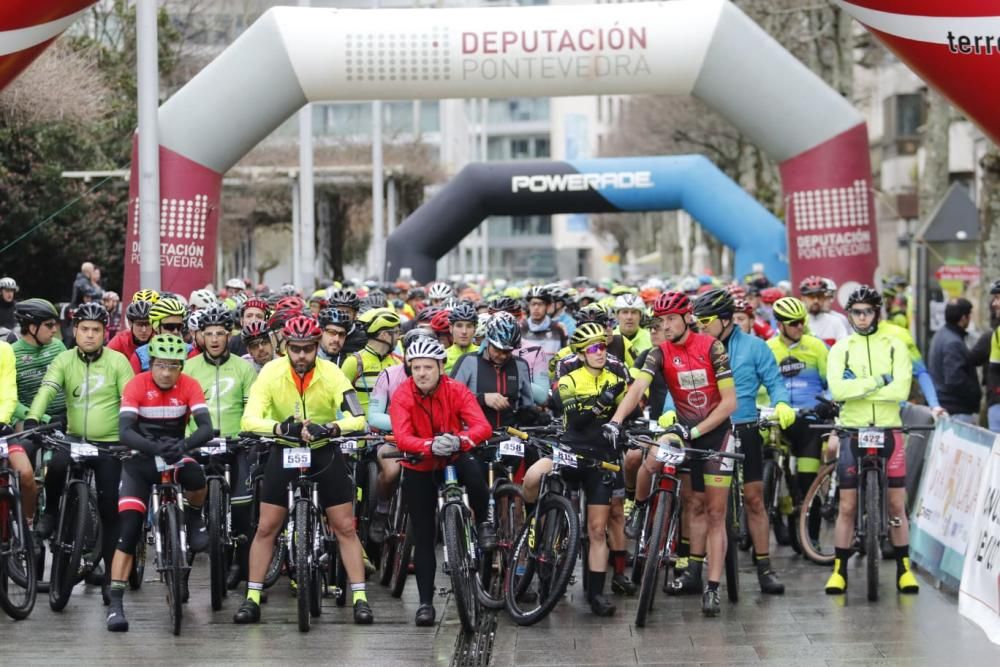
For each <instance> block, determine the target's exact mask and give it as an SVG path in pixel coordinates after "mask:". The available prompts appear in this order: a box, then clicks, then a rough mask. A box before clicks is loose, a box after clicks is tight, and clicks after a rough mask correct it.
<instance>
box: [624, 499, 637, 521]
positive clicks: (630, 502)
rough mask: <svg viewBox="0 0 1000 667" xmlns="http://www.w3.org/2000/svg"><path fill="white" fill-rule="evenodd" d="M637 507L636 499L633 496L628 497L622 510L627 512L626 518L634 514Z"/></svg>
mask: <svg viewBox="0 0 1000 667" xmlns="http://www.w3.org/2000/svg"><path fill="white" fill-rule="evenodd" d="M634 509H635V501H634V500H632V499H631V498H626V499H625V502H624V503H622V512H623V513H624V514H625V518H626V519H627V518H629V517H630V516H632V510H634Z"/></svg>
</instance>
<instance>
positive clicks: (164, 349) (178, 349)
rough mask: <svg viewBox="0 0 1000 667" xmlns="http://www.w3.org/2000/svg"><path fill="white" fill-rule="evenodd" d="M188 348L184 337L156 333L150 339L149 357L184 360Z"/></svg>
mask: <svg viewBox="0 0 1000 667" xmlns="http://www.w3.org/2000/svg"><path fill="white" fill-rule="evenodd" d="M187 356H188V350H187V345H186V344H185V343H184V339H183V338H181V337H180V336H175V335H174V334H156V335H155V336H153V337H152V338H150V339H149V357H150V358H151V359H172V360H174V361H184V360H185V359H187Z"/></svg>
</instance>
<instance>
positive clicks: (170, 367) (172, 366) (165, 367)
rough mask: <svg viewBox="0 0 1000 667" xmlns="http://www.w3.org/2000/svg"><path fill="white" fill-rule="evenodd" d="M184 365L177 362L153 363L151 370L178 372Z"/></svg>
mask: <svg viewBox="0 0 1000 667" xmlns="http://www.w3.org/2000/svg"><path fill="white" fill-rule="evenodd" d="M183 365H184V364H181V363H178V362H173V363H170V362H166V361H157V362H154V363H153V368H156V369H158V370H161V371H179V370H180V369H181V367H182V366H183Z"/></svg>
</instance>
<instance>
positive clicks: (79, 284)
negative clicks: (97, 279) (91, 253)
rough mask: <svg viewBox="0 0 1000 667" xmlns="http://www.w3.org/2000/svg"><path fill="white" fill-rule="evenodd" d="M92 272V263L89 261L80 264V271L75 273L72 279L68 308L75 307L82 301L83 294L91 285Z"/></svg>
mask: <svg viewBox="0 0 1000 667" xmlns="http://www.w3.org/2000/svg"><path fill="white" fill-rule="evenodd" d="M93 274H94V265H93V264H92V263H91V262H84V263H83V264H81V265H80V273H78V274H76V280H74V281H73V295H72V296H71V297H70V300H69V306H70V308H76V307H77V306H79V305H80V303H81V302H82V301H83V295H84V294H85V293H86V292H87V290H88V289H89V288H90V287H91V282H90V281H91V276H92V275H93Z"/></svg>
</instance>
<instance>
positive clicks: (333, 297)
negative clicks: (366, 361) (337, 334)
mask: <svg viewBox="0 0 1000 667" xmlns="http://www.w3.org/2000/svg"><path fill="white" fill-rule="evenodd" d="M327 307H329V308H336V309H337V310H339V311H340V312H342V313H343V314H344V315H347V318H348V320H349V321H350V323H351V326H350V327H349V329H348V332H347V340H345V341H344V347H343V349H342V352H343V353H344V354H354V353H355V352H360V351H361V350H362V349H364V347H365V345H366V344H367V343H368V336H367V335H366V334H365V330H364V327H360V326H358V325H357V323H356V322H355V319H356V318H357V316H358V310H359V309H360V308H361V298H360V297H359V296H358V295H357V293H356V292H355V291H354V290H350V289H347V288H340V289H335V290H333V291H331V292H330V296H329V297H327Z"/></svg>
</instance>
